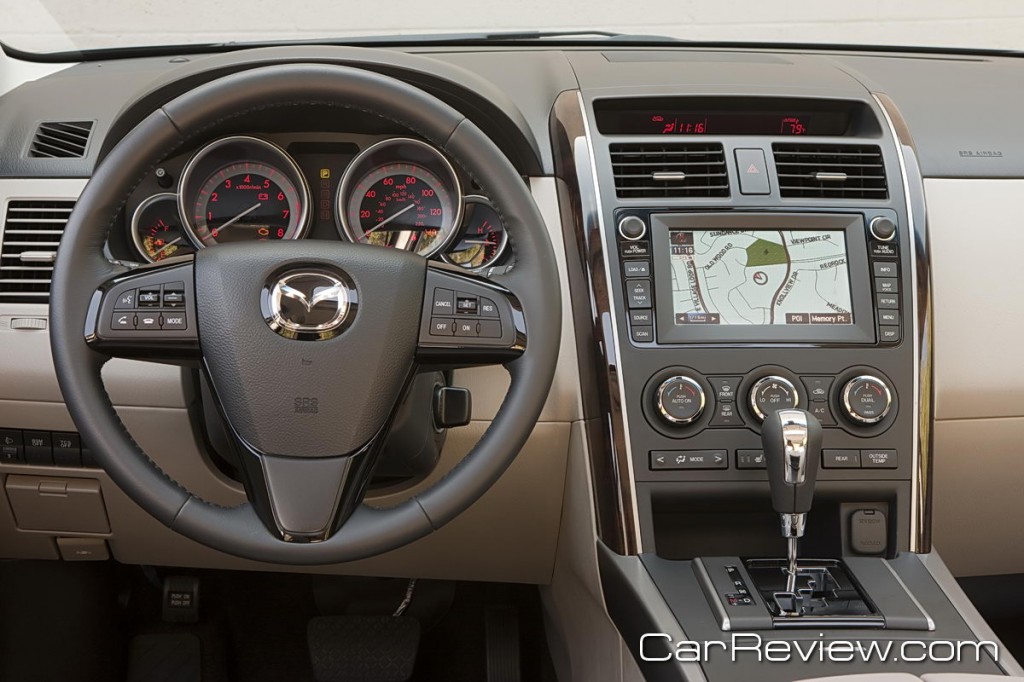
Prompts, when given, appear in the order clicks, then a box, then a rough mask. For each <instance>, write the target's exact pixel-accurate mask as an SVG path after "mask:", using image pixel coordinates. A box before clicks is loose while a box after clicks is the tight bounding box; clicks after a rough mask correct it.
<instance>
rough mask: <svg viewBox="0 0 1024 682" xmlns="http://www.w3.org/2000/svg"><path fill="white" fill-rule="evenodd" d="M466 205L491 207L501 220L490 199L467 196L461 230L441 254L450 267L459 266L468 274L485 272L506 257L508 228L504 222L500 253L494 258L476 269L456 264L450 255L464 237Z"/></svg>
mask: <svg viewBox="0 0 1024 682" xmlns="http://www.w3.org/2000/svg"><path fill="white" fill-rule="evenodd" d="M466 204H484V205H485V206H489V207H490V208H491V210H492V211H494V212H495V214H497V215H498V219H499V220H500V219H501V214H499V213H498V210H497V209H496V208H495V207H494V204H493V203H491V200H490V199H488V198H487V197H485V196H483V195H481V194H467V195H466V196H465V197H463V199H462V218H461V220H460V221H459V229H458V230H456V231H455V236H454V237H453V238H452V240H451V243H450V244H448V246H446V247H445V250H444V251H442V252H441V260H443V261H444V262H445V263H448V264H449V265H455V266H458V267H460V268H462V269H463V270H465V271H466V272H483V271H484V270H486V269H487V268H489V267H491V266H492V265H494V264H495V263H497V262H498V261H499V260H501V257H502V256H504V255H505V250H506V249H507V248H508V228H507V227H506V226H505V223H504V222H502V223H501V243H500V244H498V253H497V254H496V255H495V256H494V258H492V259H490V260H489V261H487V262H485V263H484V264H483V265H480V266H477V267H475V268H467V267H466V266H465V265H462V264H461V263H456V262H454V261H453V260H452V259H451V258H449V257H448V253H449V252H450V251H451V250H452V248H454V247H455V245H456V244H458V243H459V240H460V239H461V237H462V231H463V229H465V225H464V223H465V222H466V216H467V211H466Z"/></svg>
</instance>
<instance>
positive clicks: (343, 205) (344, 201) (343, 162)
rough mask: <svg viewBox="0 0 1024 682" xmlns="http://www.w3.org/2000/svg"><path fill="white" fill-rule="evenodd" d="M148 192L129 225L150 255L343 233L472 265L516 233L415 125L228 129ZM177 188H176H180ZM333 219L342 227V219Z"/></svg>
mask: <svg viewBox="0 0 1024 682" xmlns="http://www.w3.org/2000/svg"><path fill="white" fill-rule="evenodd" d="M168 177H169V174H168V173H167V172H166V171H165V170H164V169H158V171H157V180H158V181H159V180H161V179H162V180H164V181H163V182H160V185H161V187H162V188H166V190H165V191H155V192H152V193H149V194H146V195H144V196H140V197H138V198H137V200H136V202H135V203H134V207H133V210H132V212H131V214H130V215H131V219H130V225H129V230H130V237H131V241H132V243H133V244H134V246H135V249H136V250H137V251H138V253H139V255H141V256H142V258H144V259H146V260H147V261H150V262H155V261H159V260H163V259H165V258H170V257H174V256H181V255H185V254H189V253H193V252H195V251H196V250H197V249H203V248H208V247H212V246H216V245H217V244H221V243H225V242H232V241H247V240H257V241H268V240H275V239H303V238H307V237H312V238H340V239H343V240H347V241H351V242H361V243H366V244H373V245H376V246H382V247H389V248H398V249H405V250H407V251H412V252H414V253H417V254H419V255H421V256H423V257H425V258H439V259H442V260H444V261H446V262H448V263H451V264H453V265H458V266H460V267H463V268H466V269H467V270H483V269H487V268H490V267H493V266H495V265H500V264H502V263H503V262H504V261H505V258H506V250H507V249H506V247H507V245H508V234H507V232H506V230H505V227H504V225H503V224H502V222H501V218H500V216H499V215H498V213H497V211H496V210H495V208H494V206H493V205H492V204H491V202H490V201H489V200H488V199H487V197H485V196H482V195H480V194H476V193H471V192H467V191H466V189H464V188H465V187H467V186H469V183H468V181H466V180H465V179H463V177H462V176H461V175H460V173H459V172H458V171H457V170H456V168H455V166H454V165H453V164H452V162H451V161H450V160H449V159H448V158H447V157H446V156H445V155H444V154H443V153H442V152H441V151H440V150H439V149H437V148H436V147H434V146H432V145H430V144H427V143H426V142H423V141H421V140H417V139H414V138H410V137H391V138H386V139H383V140H378V141H374V142H369V141H367V143H366V144H363V145H360V144H357V143H351V142H345V143H341V142H323V143H318V142H316V141H313V140H306V139H302V140H295V141H292V142H291V143H289V144H287V145H285V146H282V144H279V143H278V142H276V141H272V140H271V139H266V138H264V137H257V136H251V135H232V136H228V137H222V138H219V139H216V140H213V141H212V142H209V143H208V144H206V145H204V146H203V147H201V148H200V149H199V150H198V151H196V152H195V153H194V154H192V155H190V156H189V157H187V159H186V160H184V163H183V166H182V168H181V171H180V179H179V180H178V181H177V183H176V186H174V184H173V182H172V181H170V180H168V179H167V178H168ZM172 190H173V191H172ZM331 228H333V229H331Z"/></svg>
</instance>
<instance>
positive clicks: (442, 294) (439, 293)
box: [433, 288, 455, 315]
mask: <svg viewBox="0 0 1024 682" xmlns="http://www.w3.org/2000/svg"><path fill="white" fill-rule="evenodd" d="M433 311H434V314H435V315H454V314H455V292H454V291H452V290H451V289H441V288H435V289H434V305H433Z"/></svg>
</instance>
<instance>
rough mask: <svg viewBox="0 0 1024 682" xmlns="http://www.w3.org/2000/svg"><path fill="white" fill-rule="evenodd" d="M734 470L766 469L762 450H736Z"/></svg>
mask: <svg viewBox="0 0 1024 682" xmlns="http://www.w3.org/2000/svg"><path fill="white" fill-rule="evenodd" d="M736 468H737V469H766V468H768V465H767V464H766V463H765V459H764V450H737V451H736Z"/></svg>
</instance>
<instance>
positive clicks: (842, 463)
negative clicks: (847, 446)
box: [821, 450, 860, 469]
mask: <svg viewBox="0 0 1024 682" xmlns="http://www.w3.org/2000/svg"><path fill="white" fill-rule="evenodd" d="M821 460H822V461H821V465H822V466H823V467H825V468H826V469H859V468H860V450H823V451H822V453H821Z"/></svg>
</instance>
